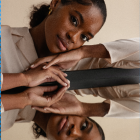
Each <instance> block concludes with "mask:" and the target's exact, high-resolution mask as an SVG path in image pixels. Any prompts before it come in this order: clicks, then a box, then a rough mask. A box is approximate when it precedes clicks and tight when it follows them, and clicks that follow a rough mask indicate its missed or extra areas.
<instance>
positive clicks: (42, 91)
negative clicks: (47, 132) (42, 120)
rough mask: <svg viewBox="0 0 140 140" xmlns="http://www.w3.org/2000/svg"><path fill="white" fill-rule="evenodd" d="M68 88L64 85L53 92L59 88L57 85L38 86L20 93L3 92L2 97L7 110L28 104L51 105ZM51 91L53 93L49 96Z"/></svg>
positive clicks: (20, 107)
mask: <svg viewBox="0 0 140 140" xmlns="http://www.w3.org/2000/svg"><path fill="white" fill-rule="evenodd" d="M67 88H68V87H63V88H61V89H60V90H59V91H58V92H56V93H55V94H53V91H55V90H56V89H57V86H50V87H49V86H48V87H45V86H38V87H33V88H28V89H27V90H25V91H23V92H21V93H18V94H2V95H1V98H2V103H3V106H4V110H5V111H7V110H11V109H23V108H24V107H26V106H27V105H31V106H39V107H44V106H47V107H49V106H51V105H52V104H54V103H56V102H58V101H59V100H60V99H61V98H62V96H63V95H64V93H65V91H66V90H67ZM50 92H51V95H50V96H49V94H50Z"/></svg>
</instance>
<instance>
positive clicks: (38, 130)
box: [32, 117, 105, 140]
mask: <svg viewBox="0 0 140 140" xmlns="http://www.w3.org/2000/svg"><path fill="white" fill-rule="evenodd" d="M88 119H89V120H90V121H91V122H93V123H95V124H96V126H97V128H98V131H99V133H100V135H101V138H102V140H105V134H104V131H103V129H102V127H101V126H100V125H99V124H98V123H97V122H95V121H94V120H93V119H91V118H89V117H88ZM32 128H33V134H34V136H35V138H36V139H37V138H39V137H40V136H43V137H47V135H46V133H45V132H44V131H43V130H42V129H41V128H40V126H39V125H37V124H36V123H34V124H33V126H32Z"/></svg>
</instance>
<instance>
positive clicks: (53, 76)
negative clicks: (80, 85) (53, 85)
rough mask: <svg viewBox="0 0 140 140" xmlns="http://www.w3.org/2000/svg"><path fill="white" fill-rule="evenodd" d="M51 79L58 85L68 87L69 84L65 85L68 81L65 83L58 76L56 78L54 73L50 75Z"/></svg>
mask: <svg viewBox="0 0 140 140" xmlns="http://www.w3.org/2000/svg"><path fill="white" fill-rule="evenodd" d="M51 77H52V78H53V79H55V80H56V81H57V82H58V83H60V84H61V85H62V86H68V85H69V84H67V83H68V81H67V82H65V81H66V80H65V81H63V80H62V79H61V78H60V77H59V76H57V75H56V74H54V73H51Z"/></svg>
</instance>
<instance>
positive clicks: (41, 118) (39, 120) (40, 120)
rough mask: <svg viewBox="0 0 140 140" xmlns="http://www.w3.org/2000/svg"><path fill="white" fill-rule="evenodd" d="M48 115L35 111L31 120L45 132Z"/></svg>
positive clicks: (49, 115)
mask: <svg viewBox="0 0 140 140" xmlns="http://www.w3.org/2000/svg"><path fill="white" fill-rule="evenodd" d="M50 117H51V114H47V113H42V112H39V111H36V114H35V117H34V119H33V121H34V122H35V123H36V124H37V125H39V126H40V127H41V128H42V129H43V131H44V132H45V131H46V128H47V124H48V121H49V119H50Z"/></svg>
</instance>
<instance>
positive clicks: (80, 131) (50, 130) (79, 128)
mask: <svg viewBox="0 0 140 140" xmlns="http://www.w3.org/2000/svg"><path fill="white" fill-rule="evenodd" d="M46 134H47V138H48V140H101V136H100V133H99V131H98V128H97V127H96V124H95V123H93V122H91V121H90V120H89V119H88V118H86V117H78V116H62V115H54V114H53V115H52V116H51V117H50V119H49V122H48V124H47V128H46Z"/></svg>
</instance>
